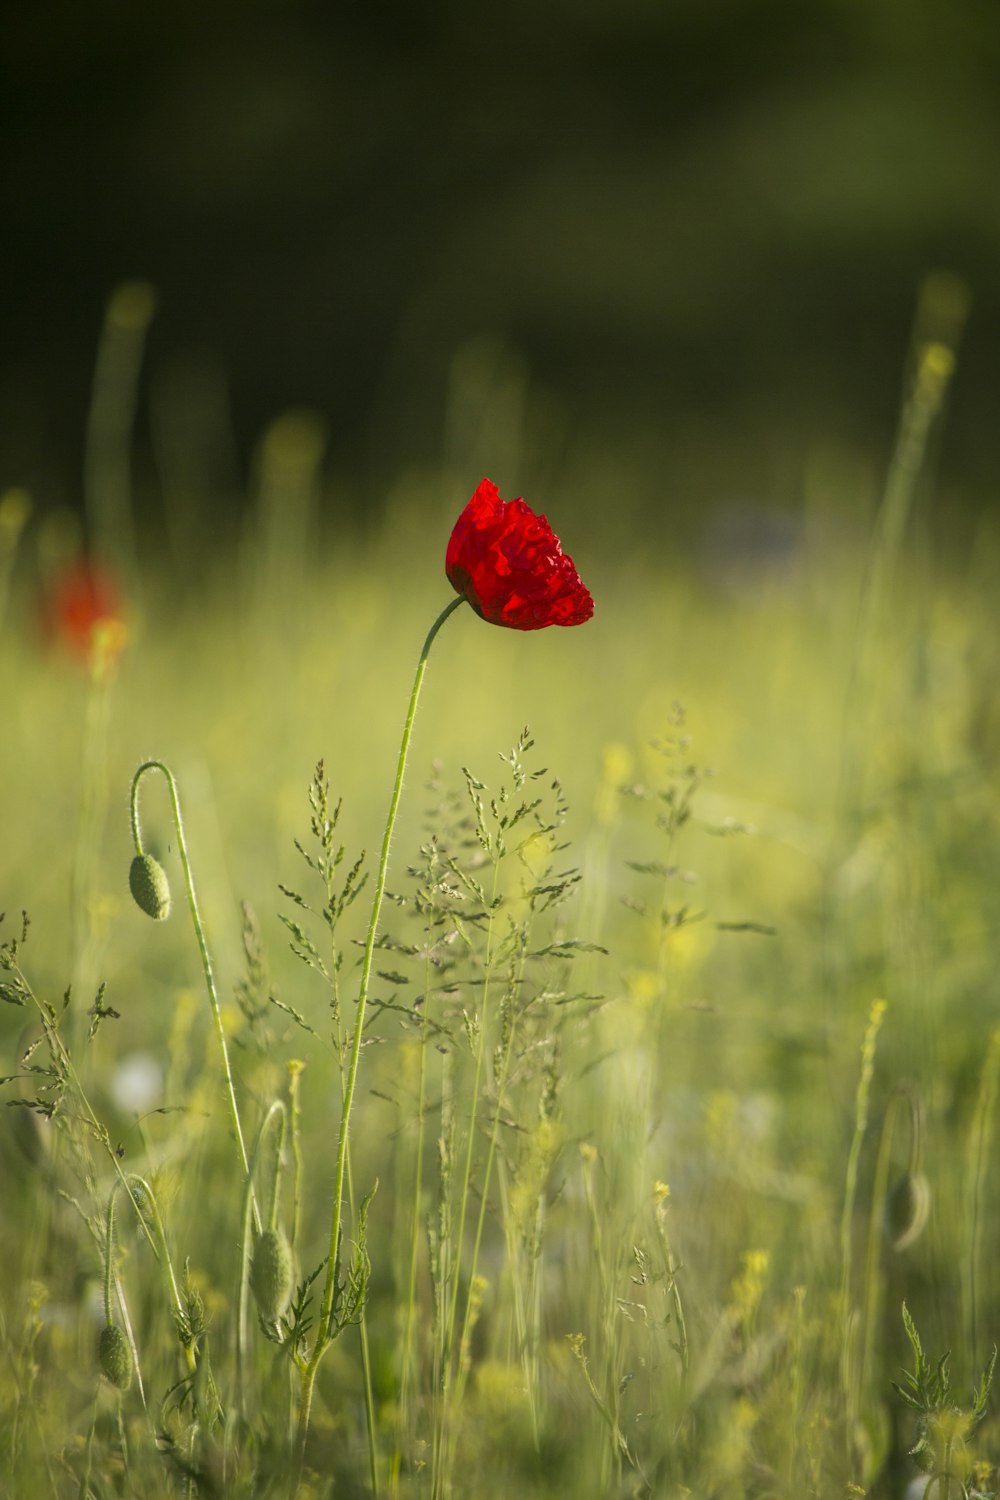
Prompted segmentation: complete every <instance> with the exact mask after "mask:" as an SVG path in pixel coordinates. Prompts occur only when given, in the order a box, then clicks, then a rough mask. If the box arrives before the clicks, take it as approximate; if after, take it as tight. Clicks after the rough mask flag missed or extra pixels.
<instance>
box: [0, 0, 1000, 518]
mask: <svg viewBox="0 0 1000 1500" xmlns="http://www.w3.org/2000/svg"><path fill="white" fill-rule="evenodd" d="M0 109H2V112H3V129H2V132H0V153H2V173H3V182H4V204H5V210H6V211H5V213H4V225H3V235H2V244H0V256H2V260H3V272H2V282H0V286H2V292H0V296H2V319H0V323H2V344H0V488H2V487H3V486H4V485H13V484H17V485H24V486H27V487H28V488H30V489H31V490H32V492H33V493H34V495H35V497H36V500H37V502H38V503H39V504H40V505H41V506H42V507H43V508H44V507H46V506H50V505H55V504H70V505H79V504H80V503H81V474H82V472H83V453H84V432H85V428H86V421H87V411H88V406H89V402H90V393H91V386H92V378H93V369H94V360H95V352H96V349H97V346H98V340H99V336H100V330H101V326H102V319H103V316H104V308H105V304H106V302H107V299H108V296H109V294H110V293H111V291H112V290H113V289H114V288H115V287H116V286H117V285H119V284H120V283H121V282H122V281H123V280H127V279H128V278H142V279H144V280H146V281H148V282H149V283H150V284H151V285H152V286H153V287H154V288H155V289H156V294H157V304H156V313H155V316H154V317H153V320H152V322H151V324H150V327H149V332H148V339H147V344H146V350H145V353H144V357H143V373H142V377H141V386H140V391H139V401H138V409H137V416H136V449H137V453H138V455H139V469H138V472H139V474H140V477H141V478H142V479H143V483H142V485H141V486H140V491H141V494H142V495H143V496H144V497H145V503H146V504H147V505H148V506H149V507H150V512H151V513H155V508H156V506H157V505H160V506H162V504H163V493H162V485H161V484H160V481H159V479H158V477H157V476H158V468H157V452H158V447H159V448H160V449H162V448H164V445H165V447H166V449H167V450H168V451H172V450H171V442H172V437H171V434H173V435H174V437H176V435H177V433H178V432H180V433H181V434H182V436H183V434H184V433H186V434H187V436H186V438H184V440H183V441H181V442H180V448H182V449H183V448H184V444H185V442H186V444H187V448H186V450H185V451H188V452H190V453H196V452H197V450H198V444H199V437H198V433H199V430H200V427H204V428H205V429H206V430H207V429H208V427H211V426H212V424H213V423H214V424H215V426H214V429H213V430H214V431H215V435H216V436H215V439H213V440H212V442H209V441H208V439H207V438H206V440H205V442H204V444H203V447H204V450H205V463H206V475H205V476H203V480H204V484H205V487H206V494H208V495H210V497H211V504H212V506H213V507H215V508H216V509H217V510H218V511H220V512H223V511H225V510H226V508H227V507H235V506H236V505H237V504H238V503H239V501H238V497H239V495H240V493H241V490H242V488H243V485H244V482H245V480H246V477H247V475H248V473H250V472H251V470H252V453H253V449H254V444H255V442H256V440H257V438H258V436H259V434H260V432H261V430H262V429H263V428H264V427H265V425H266V424H267V423H268V422H269V421H270V420H271V419H272V418H273V417H274V416H275V415H276V414H277V413H279V412H280V411H282V410H285V409H287V408H289V407H297V406H304V407H307V408H311V409H314V410H315V411H317V412H319V413H320V414H321V417H322V419H323V423H324V424H325V435H326V442H327V448H326V453H327V457H326V460H325V462H326V473H327V475H328V480H329V484H330V490H331V493H333V492H336V493H338V494H339V495H340V496H341V498H342V500H343V503H344V504H345V505H351V506H353V507H355V508H356V509H357V510H359V511H362V512H365V513H367V514H377V513H378V509H379V506H380V497H381V495H382V494H383V493H384V492H385V489H386V487H387V486H388V485H389V484H390V483H391V482H392V480H393V477H394V475H396V474H397V473H398V472H400V471H401V470H403V469H406V468H407V467H412V466H420V465H421V464H432V463H434V462H436V461H438V460H439V459H440V457H441V455H442V453H444V454H445V456H446V457H447V452H448V445H449V443H450V442H451V443H452V444H453V445H454V444H455V443H457V445H458V450H459V459H460V462H462V463H467V465H468V467H469V475H470V477H475V478H478V477H479V473H481V472H491V473H494V477H496V478H497V479H498V481H501V482H502V487H503V488H504V491H505V493H508V492H510V490H511V487H512V485H513V483H514V482H518V481H519V480H520V477H521V473H523V472H525V470H526V469H527V470H530V467H531V466H530V463H529V462H527V461H525V464H524V465H522V468H521V471H520V473H519V474H518V475H517V476H516V478H513V477H512V478H511V481H510V484H507V483H503V481H504V479H505V475H504V474H502V473H499V472H495V471H496V469H497V461H496V459H495V458H494V456H493V455H492V453H491V452H490V451H487V449H488V447H489V444H488V443H487V442H485V441H484V443H483V445H482V449H481V451H476V440H475V437H474V436H473V438H472V439H471V440H469V441H466V442H465V447H464V448H463V446H462V444H463V441H464V440H463V438H462V435H461V434H459V435H458V436H457V437H456V434H455V432H454V430H453V429H454V427H455V424H456V422H457V423H458V424H459V425H461V422H462V407H461V401H460V400H459V401H457V403H456V399H455V391H456V370H458V372H459V379H458V388H459V390H460V391H461V389H464V388H465V386H467V385H468V383H469V380H471V381H472V384H473V385H475V383H476V381H479V383H480V386H482V387H483V389H485V391H486V393H487V401H488V400H489V392H490V390H491V389H492V388H494V387H495V389H496V390H497V391H498V392H500V393H501V394H500V396H498V401H499V404H500V406H502V405H503V400H505V399H507V398H508V397H510V393H511V392H512V391H514V392H515V393H518V392H519V393H520V395H519V397H518V399H519V400H520V401H521V405H522V408H523V409H522V410H521V411H520V412H519V413H518V414H517V418H516V420H517V422H518V423H520V425H521V428H522V429H523V431H524V432H525V433H526V434H527V438H526V439H525V441H526V442H528V445H529V447H530V444H531V443H532V442H535V443H536V444H537V446H538V448H539V451H541V450H542V449H545V451H546V452H547V453H548V455H549V461H550V462H555V463H556V464H558V463H560V462H565V463H566V464H568V465H569V466H570V467H571V468H572V467H573V466H574V465H577V466H579V465H580V464H581V463H585V462H586V463H591V462H597V458H596V455H601V462H602V463H604V464H606V467H607V472H608V474H609V475H613V474H615V473H618V474H619V475H620V476H621V483H622V485H623V486H628V487H629V488H630V490H631V491H632V492H633V494H632V501H631V504H632V506H633V509H634V512H635V514H637V515H638V516H640V517H644V516H645V517H649V516H652V515H661V516H663V517H664V518H665V519H666V520H667V521H668V523H673V522H676V523H677V524H678V525H680V524H681V523H683V521H684V520H685V518H687V519H690V517H691V516H692V515H694V514H697V513H698V512H699V511H700V510H701V509H702V508H703V507H705V506H707V505H710V504H712V503H713V502H714V501H715V500H723V501H724V500H725V499H726V498H727V497H729V496H733V495H751V496H758V497H761V498H763V499H764V500H766V501H767V502H768V503H774V504H778V505H782V504H787V505H791V504H794V503H795V500H796V497H797V495H798V494H799V492H800V489H801V473H800V466H801V461H802V458H803V455H805V454H806V453H808V452H809V451H813V450H814V449H815V447H816V445H823V444H833V445H843V447H844V448H845V449H858V450H860V451H863V452H868V453H870V454H872V455H873V456H874V459H875V460H876V461H881V460H882V458H884V457H885V456H887V453H888V448H889V445H890V444H891V439H892V433H893V429H894V425H895V420H896V414H897V411H898V407H899V399H900V385H901V378H902V372H903V367H904V361H905V357H906V350H907V345H908V341H909V338H910V330H911V327H912V322H913V317H914V309H915V306H916V302H917V296H918V290H919V287H920V284H921V280H922V278H923V276H924V275H925V274H926V273H927V272H928V271H931V270H934V269H944V270H947V271H950V272H952V273H953V274H954V275H956V276H957V277H959V278H960V279H961V281H962V282H963V283H964V284H965V286H966V287H967V288H968V291H969V293H970V296H971V311H970V314H969V318H968V321H967V325H966V329H965V334H964V338H963V341H962V346H961V353H960V360H959V366H958V372H957V375H956V378H955V381H954V385H953V389H952V394H951V403H950V404H951V410H950V413H949V419H948V424H947V429H946V433H945V436H944V439H943V443H942V446H941V451H940V453H939V455H938V461H939V466H940V475H941V479H940V484H941V487H942V493H943V494H944V495H945V496H946V497H947V502H946V503H947V504H948V505H949V506H951V507H953V508H955V509H956V514H957V513H958V512H957V508H958V507H961V514H962V515H963V516H964V517H970V516H971V517H975V516H977V515H979V514H981V512H982V509H983V508H984V507H985V506H987V505H989V504H990V503H991V500H992V496H993V494H994V493H995V488H996V483H997V479H998V467H1000V463H998V453H997V446H996V442H995V431H996V427H997V422H996V412H997V408H998V398H1000V372H998V364H997V358H996V352H997V348H998V335H1000V284H998V252H1000V178H998V163H1000V6H997V4H996V3H995V0H950V3H949V4H947V5H945V4H942V3H929V0H800V3H792V0H756V3H755V0H616V3H614V4H612V3H610V0H603V3H597V0H545V3H541V4H539V3H538V0H532V3H530V4H529V3H525V0H508V3H507V4H505V5H503V6H489V7H486V6H477V5H469V4H468V3H467V0H405V3H404V0H383V3H382V4H379V5H371V4H364V3H331V4H321V3H318V0H313V3H307V0H270V3H266V0H244V3H242V4H233V5H226V4H215V5H212V4H208V5H206V4H204V3H198V4H195V3H190V0H188V3H185V0H170V3H166V0H145V3H143V4H142V5H135V4H134V3H125V0H115V3H112V0H104V3H94V4H89V5H81V4H79V3H77V0H61V3H54V4H53V3H44V0H43V3H40V4H34V5H20V6H17V7H11V8H8V10H7V13H6V16H5V20H4V23H3V88H2V105H0ZM463 372H464V374H463ZM470 372H471V374H470ZM512 372H513V373H512ZM463 382H464V385H463ZM491 382H492V383H493V385H492V386H491ZM504 392H506V396H503V393H504ZM501 397H502V398H503V399H501ZM223 429H224V430H225V432H226V434H227V435H228V437H227V440H228V448H227V450H226V453H225V454H223V453H222V449H223V447H225V446H226V445H225V444H221V443H220V442H219V441H218V440H217V439H218V434H219V433H220V432H221V431H222V430H223ZM164 433H166V438H164ZM177 446H178V445H177V443H174V449H177ZM553 455H554V457H553ZM212 465H215V471H214V475H213V474H212V473H209V472H208V471H209V470H211V468H212ZM529 498H530V496H529Z"/></svg>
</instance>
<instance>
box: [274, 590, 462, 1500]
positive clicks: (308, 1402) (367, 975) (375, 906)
mask: <svg viewBox="0 0 1000 1500" xmlns="http://www.w3.org/2000/svg"><path fill="white" fill-rule="evenodd" d="M465 602H466V600H465V596H464V595H460V596H459V597H457V598H455V599H452V600H451V602H450V603H449V604H447V605H446V606H445V608H444V609H443V610H442V611H441V613H440V614H439V615H438V617H437V619H436V620H435V621H434V624H433V625H432V626H431V628H430V630H429V631H428V632H427V639H426V640H425V641H424V644H423V648H422V650H421V652H420V659H419V661H418V662H417V670H416V675H415V676H414V679H413V688H412V690H411V692H410V703H409V708H408V709H407V713H406V722H405V723H404V725H403V738H402V740H401V742H400V746H399V760H398V762H397V765H396V780H395V783H394V785H393V789H392V797H391V799H390V802H389V813H388V816H387V818H386V823H385V833H384V834H383V837H382V852H381V855H380V857H379V866H378V875H377V877H376V880H375V894H374V896H373V897H372V910H371V917H370V918H369V922H368V936H367V937H366V939H365V952H364V959H363V962H362V966H361V983H360V987H359V990H358V1004H357V1010H356V1012H355V1017H354V1036H353V1039H352V1042H351V1052H350V1057H349V1060H348V1065H347V1077H346V1079H345V1082H344V1092H343V1104H342V1106H341V1112H340V1135H339V1137H338V1140H337V1165H336V1171H335V1175H334V1183H333V1210H332V1213H331V1218H330V1242H329V1252H328V1258H327V1265H326V1283H325V1285H324V1288H323V1302H322V1307H321V1310H320V1315H319V1323H318V1326H317V1331H316V1342H315V1344H314V1345H313V1351H312V1355H311V1356H310V1359H309V1362H308V1364H307V1365H306V1367H305V1370H304V1371H303V1373H302V1390H301V1394H300V1397H299V1413H298V1430H297V1433H296V1440H295V1457H294V1460H293V1463H292V1475H291V1486H290V1490H289V1494H290V1496H291V1497H292V1500H294V1497H295V1496H296V1495H297V1494H298V1490H299V1484H300V1481H301V1478H302V1466H303V1462H304V1459H305V1446H306V1436H307V1434H308V1431H309V1418H310V1415H311V1412H312V1396H313V1387H314V1385H315V1383H316V1371H317V1370H318V1368H319V1363H320V1360H321V1359H322V1357H323V1353H324V1351H325V1349H326V1348H327V1346H328V1345H329V1343H330V1342H331V1340H332V1338H333V1337H334V1336H335V1332H336V1330H335V1331H334V1332H331V1327H330V1325H331V1321H332V1318H333V1313H334V1299H335V1297H336V1291H337V1269H338V1261H339V1251H340V1240H341V1229H342V1220H343V1207H344V1176H345V1172H346V1166H347V1141H348V1130H349V1126H350V1118H351V1105H352V1104H353V1102H354V1088H355V1085H356V1083H357V1077H358V1059H359V1058H360V1056H361V1041H362V1036H363V1033H364V1024H365V1008H366V1006H367V1003H368V985H369V981H370V979H371V972H372V962H373V959H374V956H375V939H376V937H377V936H378V923H379V917H380V916H381V913H382V898H383V896H384V894H385V882H386V876H387V874H388V870H389V849H390V846H391V844H392V835H393V830H394V828H395V826H396V813H397V812H398V810H399V801H400V797H401V796H402V792H403V775H404V772H405V770H406V757H407V753H408V751H409V748H410V737H411V735H412V733H413V724H414V720H415V719H416V715H417V703H418V702H419V699H420V689H421V687H422V686H423V681H424V673H425V671H426V669H427V658H428V657H429V655H430V650H431V646H432V645H433V644H434V637H435V636H436V635H437V633H438V631H439V630H440V629H441V626H442V625H443V624H444V622H445V620H447V618H448V616H449V615H451V614H454V612H455V610H456V609H458V607H459V605H460V604H464V603H465Z"/></svg>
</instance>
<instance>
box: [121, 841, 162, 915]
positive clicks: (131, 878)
mask: <svg viewBox="0 0 1000 1500" xmlns="http://www.w3.org/2000/svg"><path fill="white" fill-rule="evenodd" d="M128 884H129V890H130V891H131V892H132V896H133V898H134V900H135V904H136V906H138V907H140V908H141V909H142V910H143V911H144V912H145V913H146V915H147V917H152V918H153V920H154V921H156V922H165V921H166V919H167V917H169V915H170V883H169V881H168V880H167V872H166V870H165V869H164V868H163V866H162V865H161V864H160V863H159V861H158V860H155V859H154V858H153V856H152V855H151V854H137V855H136V857H135V859H134V860H133V861H132V863H131V865H130V866H129V872H128Z"/></svg>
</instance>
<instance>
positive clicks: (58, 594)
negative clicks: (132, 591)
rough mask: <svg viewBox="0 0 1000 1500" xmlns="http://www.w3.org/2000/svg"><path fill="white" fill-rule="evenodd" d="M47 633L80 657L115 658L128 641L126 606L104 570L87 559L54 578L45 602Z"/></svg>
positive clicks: (90, 659)
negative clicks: (124, 607) (126, 639)
mask: <svg viewBox="0 0 1000 1500" xmlns="http://www.w3.org/2000/svg"><path fill="white" fill-rule="evenodd" d="M45 626H46V633H47V634H48V635H49V637H50V638H51V639H54V640H56V641H59V642H60V643H61V644H62V645H64V646H67V647H68V648H69V649H70V650H71V651H73V652H74V653H75V654H76V655H77V656H81V657H83V658H84V659H85V660H87V661H91V662H94V661H95V659H96V658H97V657H101V658H103V657H110V658H114V657H115V656H117V655H118V653H119V651H120V650H121V647H122V646H123V645H124V643H125V621H124V609H123V606H122V599H121V595H120V594H119V592H118V588H117V586H116V584H115V582H114V579H113V578H112V577H111V575H110V573H108V572H107V571H106V570H105V569H103V568H101V567H98V566H97V564H96V563H92V562H88V561H87V560H86V559H84V558H80V559H78V560H77V561H76V562H74V563H71V564H70V565H69V566H68V567H66V568H64V569H63V570H62V571H61V572H60V573H59V574H58V575H57V576H56V577H55V579H54V580H53V582H52V586H51V589H50V592H49V596H48V599H47V600H46V604H45Z"/></svg>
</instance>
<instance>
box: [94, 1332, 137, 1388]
mask: <svg viewBox="0 0 1000 1500" xmlns="http://www.w3.org/2000/svg"><path fill="white" fill-rule="evenodd" d="M97 1360H98V1363H99V1364H100V1367H101V1373H102V1375H103V1376H104V1378H105V1379H106V1380H109V1381H110V1382H111V1384H112V1385H113V1386H114V1388H115V1390H116V1391H127V1390H128V1388H129V1386H130V1385H131V1384H132V1349H131V1346H130V1345H129V1341H128V1339H127V1338H126V1337H125V1335H124V1334H123V1333H122V1331H121V1329H120V1328H119V1327H118V1326H117V1324H115V1323H106V1324H105V1326H104V1327H103V1328H102V1329H101V1339H100V1343H99V1344H98V1346H97Z"/></svg>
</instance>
